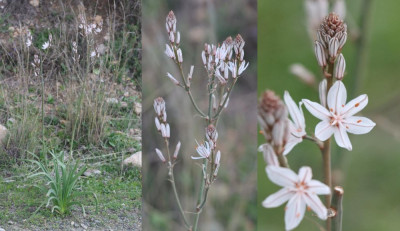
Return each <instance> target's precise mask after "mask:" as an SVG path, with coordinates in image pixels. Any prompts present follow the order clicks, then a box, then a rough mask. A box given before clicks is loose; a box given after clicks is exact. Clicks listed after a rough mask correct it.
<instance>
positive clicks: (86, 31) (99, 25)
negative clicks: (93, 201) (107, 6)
mask: <svg viewBox="0 0 400 231" xmlns="http://www.w3.org/2000/svg"><path fill="white" fill-rule="evenodd" d="M78 18H79V21H80V23H79V25H78V28H79V29H82V33H83V35H85V36H87V35H90V34H98V33H100V32H101V31H102V30H103V21H102V20H99V21H93V22H88V21H87V19H86V16H85V14H83V13H81V14H79V16H78Z"/></svg>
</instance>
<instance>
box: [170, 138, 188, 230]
mask: <svg viewBox="0 0 400 231" xmlns="http://www.w3.org/2000/svg"><path fill="white" fill-rule="evenodd" d="M164 141H165V147H166V149H167V154H168V169H169V172H168V176H169V181H170V182H171V186H172V189H173V191H174V196H175V199H176V203H177V204H178V208H179V212H180V214H181V216H182V218H183V221H184V222H185V227H186V229H187V230H191V225H190V224H189V222H188V221H187V219H186V216H185V211H184V210H183V208H182V204H181V200H180V197H179V194H178V191H177V190H176V184H175V177H174V165H173V164H172V163H171V154H170V152H169V142H168V139H167V138H165V140H164Z"/></svg>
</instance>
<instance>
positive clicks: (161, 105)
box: [153, 97, 167, 121]
mask: <svg viewBox="0 0 400 231" xmlns="http://www.w3.org/2000/svg"><path fill="white" fill-rule="evenodd" d="M153 106H154V111H156V114H157V116H158V117H161V118H162V117H163V116H164V114H165V115H166V114H167V113H166V111H165V101H164V99H163V98H161V97H158V98H156V99H155V100H154V104H153ZM164 121H165V120H164Z"/></svg>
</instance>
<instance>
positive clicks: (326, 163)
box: [321, 62, 334, 231]
mask: <svg viewBox="0 0 400 231" xmlns="http://www.w3.org/2000/svg"><path fill="white" fill-rule="evenodd" d="M333 67H334V62H329V64H328V71H327V75H326V78H327V90H326V92H327V93H328V92H329V89H330V88H331V87H332V84H333ZM327 108H328V105H327ZM328 110H329V108H328ZM321 152H322V162H323V169H324V182H325V184H326V185H327V186H328V187H329V188H332V170H331V138H329V139H327V140H326V141H324V146H323V148H322V150H321ZM325 198H326V202H325V205H326V207H327V208H330V207H331V200H332V196H331V194H329V195H326V197H325ZM331 223H332V219H331V218H330V217H328V219H327V220H326V229H327V231H331Z"/></svg>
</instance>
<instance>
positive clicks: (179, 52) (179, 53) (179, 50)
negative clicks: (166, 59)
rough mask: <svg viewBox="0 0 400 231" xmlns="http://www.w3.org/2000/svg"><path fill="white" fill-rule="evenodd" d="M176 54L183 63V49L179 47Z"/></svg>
mask: <svg viewBox="0 0 400 231" xmlns="http://www.w3.org/2000/svg"><path fill="white" fill-rule="evenodd" d="M176 54H177V55H178V62H180V63H182V62H183V57H182V50H181V49H180V48H179V49H178V50H177V51H176Z"/></svg>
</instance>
